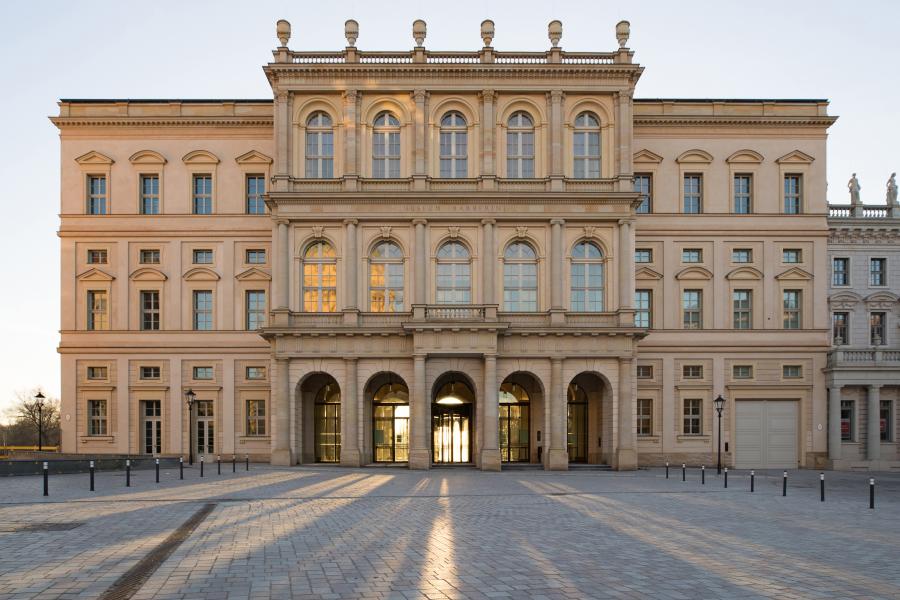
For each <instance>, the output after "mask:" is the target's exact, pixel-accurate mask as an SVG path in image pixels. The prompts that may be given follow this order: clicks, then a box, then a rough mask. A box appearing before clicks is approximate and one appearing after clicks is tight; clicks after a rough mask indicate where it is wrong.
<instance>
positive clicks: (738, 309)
mask: <svg viewBox="0 0 900 600" xmlns="http://www.w3.org/2000/svg"><path fill="white" fill-rule="evenodd" d="M731 302H732V304H733V305H734V321H733V325H732V326H733V327H734V328H735V329H753V291H752V290H734V291H733V292H732V293H731Z"/></svg>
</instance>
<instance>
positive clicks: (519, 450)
mask: <svg viewBox="0 0 900 600" xmlns="http://www.w3.org/2000/svg"><path fill="white" fill-rule="evenodd" d="M499 400H500V423H499V425H500V460H501V461H502V462H528V461H529V460H531V444H530V437H529V432H530V429H531V428H530V416H531V415H530V412H531V411H530V410H529V406H530V404H529V403H530V401H531V399H530V398H529V397H528V392H526V391H525V389H524V388H523V387H522V386H520V385H518V384H516V383H508V382H507V383H504V384H503V385H501V386H500V397H499Z"/></svg>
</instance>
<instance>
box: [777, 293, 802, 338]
mask: <svg viewBox="0 0 900 600" xmlns="http://www.w3.org/2000/svg"><path fill="white" fill-rule="evenodd" d="M800 300H801V292H800V290H784V292H782V305H783V307H784V328H785V329H800V327H801V326H802V325H803V319H802V318H801V308H800Z"/></svg>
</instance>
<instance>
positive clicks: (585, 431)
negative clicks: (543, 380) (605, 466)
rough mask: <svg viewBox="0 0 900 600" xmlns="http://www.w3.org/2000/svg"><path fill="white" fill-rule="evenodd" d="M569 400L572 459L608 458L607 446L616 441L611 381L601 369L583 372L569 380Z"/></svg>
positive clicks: (576, 461) (575, 461)
mask: <svg viewBox="0 0 900 600" xmlns="http://www.w3.org/2000/svg"><path fill="white" fill-rule="evenodd" d="M607 398H609V399H610V400H607ZM566 400H567V402H566V450H567V452H568V455H569V462H570V463H573V464H579V463H582V464H585V463H591V464H598V463H604V462H607V455H608V452H607V446H609V445H611V443H612V414H611V412H610V411H611V409H612V402H611V395H610V387H609V382H607V381H606V379H604V378H603V377H602V376H601V375H599V374H597V373H592V372H583V373H579V374H578V375H576V376H575V377H574V378H573V379H572V381H571V382H570V383H569V387H568V388H567V390H566Z"/></svg>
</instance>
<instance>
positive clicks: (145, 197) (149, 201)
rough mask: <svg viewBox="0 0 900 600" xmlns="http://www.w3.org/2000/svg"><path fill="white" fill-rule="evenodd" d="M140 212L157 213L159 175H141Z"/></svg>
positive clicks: (144, 213)
mask: <svg viewBox="0 0 900 600" xmlns="http://www.w3.org/2000/svg"><path fill="white" fill-rule="evenodd" d="M141 214H142V215H158V214H159V175H141Z"/></svg>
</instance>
